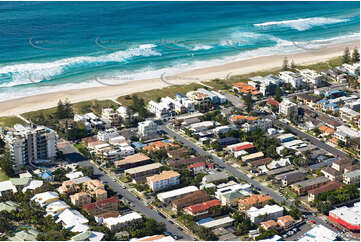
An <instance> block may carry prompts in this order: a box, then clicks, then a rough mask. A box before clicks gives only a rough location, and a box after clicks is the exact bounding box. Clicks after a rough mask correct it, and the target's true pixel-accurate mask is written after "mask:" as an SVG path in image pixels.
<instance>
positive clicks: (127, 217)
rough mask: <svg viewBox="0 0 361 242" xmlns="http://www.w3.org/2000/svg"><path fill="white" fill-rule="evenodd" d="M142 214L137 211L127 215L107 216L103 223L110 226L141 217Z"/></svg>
mask: <svg viewBox="0 0 361 242" xmlns="http://www.w3.org/2000/svg"><path fill="white" fill-rule="evenodd" d="M141 218H142V216H141V215H140V214H139V213H137V212H132V213H128V214H126V215H123V216H122V215H119V216H118V217H115V218H106V219H104V220H103V224H106V225H108V226H111V225H117V224H122V223H126V222H129V221H132V220H135V219H141Z"/></svg>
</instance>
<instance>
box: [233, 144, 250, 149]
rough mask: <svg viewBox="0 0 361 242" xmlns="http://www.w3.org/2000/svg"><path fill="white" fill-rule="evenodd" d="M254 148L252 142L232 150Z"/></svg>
mask: <svg viewBox="0 0 361 242" xmlns="http://www.w3.org/2000/svg"><path fill="white" fill-rule="evenodd" d="M252 148H254V145H253V144H246V145H241V146H237V147H234V148H232V150H233V151H240V150H248V149H252Z"/></svg>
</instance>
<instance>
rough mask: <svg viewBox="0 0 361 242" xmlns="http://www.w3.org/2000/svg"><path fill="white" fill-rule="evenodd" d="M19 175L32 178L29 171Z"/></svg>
mask: <svg viewBox="0 0 361 242" xmlns="http://www.w3.org/2000/svg"><path fill="white" fill-rule="evenodd" d="M19 177H20V178H27V177H28V178H32V177H33V176H32V175H31V173H30V172H29V171H27V172H24V173H20V174H19Z"/></svg>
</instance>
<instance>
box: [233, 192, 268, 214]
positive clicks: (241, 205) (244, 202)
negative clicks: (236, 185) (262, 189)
mask: <svg viewBox="0 0 361 242" xmlns="http://www.w3.org/2000/svg"><path fill="white" fill-rule="evenodd" d="M270 201H271V197H270V196H268V195H263V194H260V195H256V194H255V195H251V196H250V197H247V198H244V199H240V200H239V201H238V210H240V211H245V210H248V209H250V208H251V207H256V208H260V207H264V206H265V205H266V204H268V203H269V202H270Z"/></svg>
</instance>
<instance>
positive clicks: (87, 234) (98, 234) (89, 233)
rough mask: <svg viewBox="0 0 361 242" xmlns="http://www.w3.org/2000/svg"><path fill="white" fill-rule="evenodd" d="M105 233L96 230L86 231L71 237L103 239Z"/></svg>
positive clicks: (77, 238)
mask: <svg viewBox="0 0 361 242" xmlns="http://www.w3.org/2000/svg"><path fill="white" fill-rule="evenodd" d="M103 237H104V234H103V233H101V232H96V231H85V232H82V233H80V234H77V235H75V236H73V237H72V238H71V240H72V241H101V240H102V239H103Z"/></svg>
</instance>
